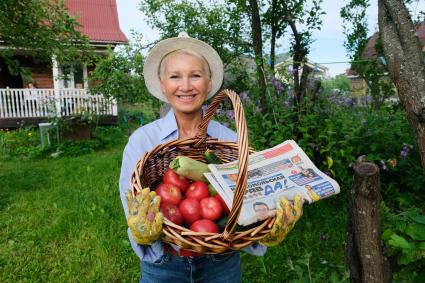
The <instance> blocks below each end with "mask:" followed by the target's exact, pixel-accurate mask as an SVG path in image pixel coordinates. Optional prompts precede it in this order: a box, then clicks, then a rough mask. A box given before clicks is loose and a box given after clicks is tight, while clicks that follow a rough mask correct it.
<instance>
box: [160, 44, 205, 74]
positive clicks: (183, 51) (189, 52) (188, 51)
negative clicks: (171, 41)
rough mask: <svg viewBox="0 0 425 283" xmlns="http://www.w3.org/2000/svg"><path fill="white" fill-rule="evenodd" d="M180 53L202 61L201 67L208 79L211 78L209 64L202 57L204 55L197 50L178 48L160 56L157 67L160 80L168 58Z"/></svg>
mask: <svg viewBox="0 0 425 283" xmlns="http://www.w3.org/2000/svg"><path fill="white" fill-rule="evenodd" d="M182 54H184V55H189V56H193V57H195V58H197V59H199V60H200V61H201V63H202V66H203V68H204V72H205V75H206V76H207V78H208V79H211V70H210V65H209V64H208V62H207V60H206V59H205V58H204V56H202V55H201V54H199V53H198V52H195V51H193V50H191V49H178V50H174V51H173V52H170V53H168V54H167V55H165V56H164V57H163V58H162V60H161V63H160V64H159V68H158V76H159V79H160V80H162V78H163V77H164V75H165V66H166V65H167V61H168V59H170V58H171V57H172V56H175V55H182Z"/></svg>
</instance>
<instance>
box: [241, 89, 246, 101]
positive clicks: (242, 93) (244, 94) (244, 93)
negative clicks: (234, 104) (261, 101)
mask: <svg viewBox="0 0 425 283" xmlns="http://www.w3.org/2000/svg"><path fill="white" fill-rule="evenodd" d="M247 97H248V92H246V91H242V92H241V93H240V94H239V98H240V99H241V100H242V101H244V100H245V99H246V98H247Z"/></svg>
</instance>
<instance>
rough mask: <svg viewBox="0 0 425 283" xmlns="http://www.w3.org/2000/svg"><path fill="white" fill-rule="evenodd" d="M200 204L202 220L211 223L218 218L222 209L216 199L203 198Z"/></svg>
mask: <svg viewBox="0 0 425 283" xmlns="http://www.w3.org/2000/svg"><path fill="white" fill-rule="evenodd" d="M200 204H201V215H202V218H204V219H209V220H212V221H215V220H217V219H219V218H220V216H221V213H222V212H223V207H222V205H221V203H220V201H219V200H218V199H217V198H216V197H208V198H204V199H202V200H201V202H200Z"/></svg>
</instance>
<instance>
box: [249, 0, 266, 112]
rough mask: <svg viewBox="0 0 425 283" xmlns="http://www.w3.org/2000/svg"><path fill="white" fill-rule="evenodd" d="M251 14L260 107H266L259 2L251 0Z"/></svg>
mask: <svg viewBox="0 0 425 283" xmlns="http://www.w3.org/2000/svg"><path fill="white" fill-rule="evenodd" d="M249 12H250V20H251V36H252V43H253V44H252V45H253V48H254V54H255V63H256V65H257V83H258V92H259V96H260V106H261V107H264V105H265V97H266V79H265V72H264V62H263V36H262V34H263V32H262V29H261V19H260V10H259V8H258V3H257V0H249Z"/></svg>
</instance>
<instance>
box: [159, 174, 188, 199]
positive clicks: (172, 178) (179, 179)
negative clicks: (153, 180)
mask: <svg viewBox="0 0 425 283" xmlns="http://www.w3.org/2000/svg"><path fill="white" fill-rule="evenodd" d="M162 180H163V181H164V183H165V184H172V185H174V186H176V187H177V188H179V189H180V191H181V192H182V193H184V192H185V191H186V190H187V188H189V185H190V182H189V179H187V178H185V177H183V176H180V175H178V174H177V173H176V172H174V171H173V169H168V170H167V171H165V173H164V176H163V179H162Z"/></svg>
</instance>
